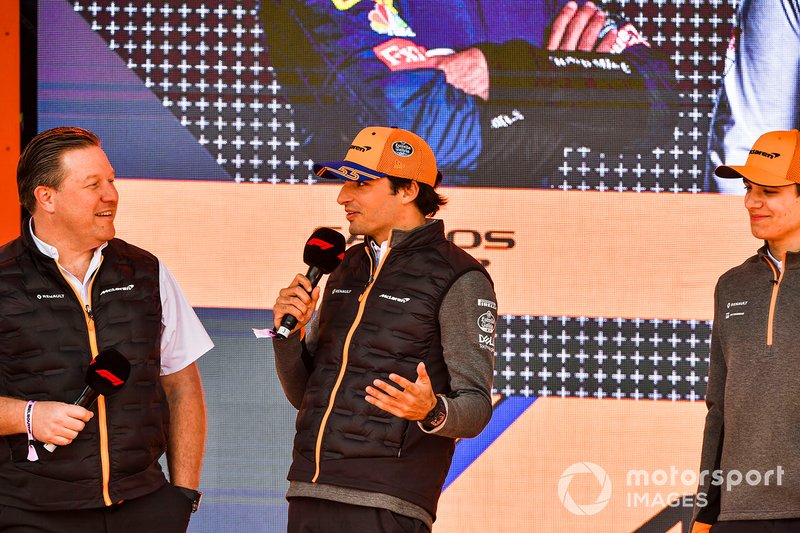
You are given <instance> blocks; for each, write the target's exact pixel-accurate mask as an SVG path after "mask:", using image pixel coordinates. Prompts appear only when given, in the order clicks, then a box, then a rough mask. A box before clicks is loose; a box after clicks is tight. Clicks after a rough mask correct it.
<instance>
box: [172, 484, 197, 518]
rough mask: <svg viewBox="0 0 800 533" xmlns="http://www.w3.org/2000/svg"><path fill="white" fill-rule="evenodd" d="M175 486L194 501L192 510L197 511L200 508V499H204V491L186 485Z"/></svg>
mask: <svg viewBox="0 0 800 533" xmlns="http://www.w3.org/2000/svg"><path fill="white" fill-rule="evenodd" d="M175 488H176V489H178V490H179V491H181V492H182V493H183V495H184V496H186V497H187V498H189V499H190V500H191V501H192V512H193V513H196V512H197V510H198V509H199V508H200V501H201V500H202V499H203V493H202V492H201V491H199V490H192V489H187V488H186V487H179V486H178V485H175Z"/></svg>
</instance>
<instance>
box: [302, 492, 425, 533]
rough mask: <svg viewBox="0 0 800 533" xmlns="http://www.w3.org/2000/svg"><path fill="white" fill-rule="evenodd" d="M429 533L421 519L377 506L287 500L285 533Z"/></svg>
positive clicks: (315, 499)
mask: <svg viewBox="0 0 800 533" xmlns="http://www.w3.org/2000/svg"><path fill="white" fill-rule="evenodd" d="M355 531H357V532H358V533H429V532H430V529H428V526H426V525H425V524H424V523H423V522H421V521H420V520H417V519H415V518H411V517H409V516H403V515H400V514H396V513H393V512H391V511H389V510H386V509H378V508H377V507H363V506H361V505H350V504H348V503H339V502H334V501H331V500H322V499H319V498H290V499H289V526H288V528H287V532H288V533H353V532H355Z"/></svg>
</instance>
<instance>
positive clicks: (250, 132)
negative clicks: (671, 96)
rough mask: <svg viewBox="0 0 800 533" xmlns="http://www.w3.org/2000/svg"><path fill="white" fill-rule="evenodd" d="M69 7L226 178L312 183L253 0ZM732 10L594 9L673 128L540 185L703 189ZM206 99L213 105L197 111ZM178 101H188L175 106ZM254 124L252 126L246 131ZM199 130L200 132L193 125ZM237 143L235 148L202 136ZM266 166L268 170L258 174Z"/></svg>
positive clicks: (648, 2)
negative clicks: (653, 56) (609, 22)
mask: <svg viewBox="0 0 800 533" xmlns="http://www.w3.org/2000/svg"><path fill="white" fill-rule="evenodd" d="M72 4H73V9H74V10H75V11H76V12H78V13H79V14H80V15H81V16H82V17H84V18H85V19H86V20H87V22H89V23H90V27H91V28H92V29H93V30H94V31H95V32H97V33H98V34H99V35H101V36H102V37H103V38H104V39H105V40H106V42H107V43H108V45H109V48H110V49H112V50H113V51H114V52H115V53H117V54H118V55H120V56H121V57H122V59H123V60H124V62H125V63H126V64H127V65H128V68H130V69H131V70H132V71H134V72H135V73H136V74H137V75H138V76H139V77H140V78H141V79H142V80H143V82H144V83H145V84H146V86H147V87H148V88H149V89H150V90H151V91H153V93H154V94H155V95H156V96H157V98H158V100H159V101H161V102H163V105H164V106H165V107H166V108H167V109H168V110H169V111H170V112H172V113H174V114H175V115H176V117H177V118H178V120H179V121H180V123H181V124H183V125H184V126H185V127H186V128H187V129H188V130H189V131H190V132H191V133H192V134H193V135H194V137H195V138H196V139H197V141H198V143H200V144H201V145H203V146H204V147H205V148H206V149H207V150H209V151H210V152H211V153H212V155H213V156H215V159H217V160H218V161H224V163H220V164H222V165H223V166H224V167H225V168H226V169H227V170H228V171H229V173H230V175H231V176H232V177H233V176H236V181H249V182H255V183H258V182H264V183H279V182H287V183H315V182H316V180H315V179H314V176H313V174H312V173H311V172H310V168H309V167H310V165H307V164H306V163H305V161H307V160H308V157H307V155H305V154H303V151H302V150H303V149H302V147H301V146H300V141H301V138H300V137H298V136H297V134H296V132H295V124H294V119H293V115H292V112H291V108H290V107H289V106H288V105H286V104H287V102H289V93H290V92H291V88H287V87H284V86H283V84H282V82H281V80H280V79H279V76H278V77H276V75H275V73H274V72H273V70H272V67H271V66H270V65H269V64H268V57H267V56H265V55H264V52H265V48H264V44H265V41H264V39H263V38H264V31H265V30H264V28H263V27H262V25H261V22H260V19H259V12H258V2H257V1H256V0H237V1H234V0H232V1H229V2H207V1H200V0H195V1H185V2H181V3H175V2H170V1H169V0H148V1H147V2H143V1H134V0H130V1H125V0H122V1H120V0H73V1H72ZM733 4H734V2H722V1H720V0H698V1H696V2H692V3H691V4H689V5H683V6H682V7H681V9H678V10H676V9H675V8H674V6H673V3H671V2H664V1H662V0H639V1H636V2H631V1H626V0H616V1H613V0H612V1H608V2H605V3H604V4H603V8H604V9H605V10H607V11H609V12H615V13H619V14H620V15H622V16H624V17H625V18H627V19H628V20H630V21H632V22H633V23H634V24H635V25H636V26H637V28H638V29H639V30H640V31H641V33H642V34H643V35H644V36H645V37H647V38H648V40H649V41H650V43H651V45H652V46H653V48H654V50H656V51H657V52H658V53H659V54H660V55H661V56H662V57H663V58H665V60H666V61H667V62H668V66H669V67H670V68H671V69H673V72H674V75H675V80H676V82H677V100H678V102H677V103H678V106H676V109H673V110H670V111H668V112H669V113H672V114H671V115H670V120H673V121H674V122H675V123H676V125H675V128H674V131H673V133H672V135H671V137H672V139H667V140H665V141H664V142H663V144H662V143H661V141H659V143H660V144H659V145H657V146H655V147H653V146H652V145H651V146H646V144H647V143H642V145H641V146H638V145H636V146H629V147H627V148H625V149H624V151H623V152H622V153H604V152H602V151H598V150H596V149H594V150H593V149H591V148H590V147H586V146H583V145H581V144H576V145H574V146H564V147H562V149H561V150H559V151H558V154H559V155H561V158H559V159H560V160H557V161H556V163H555V165H554V169H556V170H555V172H556V173H557V174H556V175H554V176H550V180H549V181H550V183H551V187H553V188H559V189H562V190H565V191H567V190H572V189H578V190H596V191H620V192H621V191H634V192H639V193H645V192H652V193H667V194H675V193H681V194H687V193H688V194H693V193H697V192H702V191H703V187H704V178H705V176H704V171H703V165H702V164H699V165H698V162H702V160H703V156H702V154H703V153H704V151H705V146H706V142H707V139H706V136H705V132H707V131H708V126H709V120H710V116H711V111H712V109H713V105H714V101H715V94H716V90H717V89H718V87H719V83H720V81H721V74H722V68H723V67H724V63H725V62H724V61H723V58H724V56H725V48H726V46H727V42H728V37H729V36H730V34H731V30H732V25H733V24H734V22H735V20H734V17H733V14H734V6H733ZM700 36H703V37H704V38H705V42H701V41H702V40H701V38H700ZM210 92H211V93H213V96H214V99H213V101H219V102H220V104H218V105H215V106H197V105H196V103H197V102H198V101H200V99H201V98H202V97H204V96H206V97H207V96H208V95H209V93H210ZM266 95H269V96H270V98H266V97H265V96H266ZM217 98H219V100H217ZM181 101H188V102H190V104H191V105H190V106H185V105H179V104H178V103H179V102H181ZM236 102H238V103H239V104H240V105H235V104H236ZM677 108H685V111H680V112H679V111H678V109H677ZM220 118H222V120H220ZM259 119H260V120H261V121H263V122H260V123H256V122H255V120H259ZM608 120H609V122H610V123H611V124H612V125H613V124H614V123H615V121H617V120H618V119H617V118H616V117H615V116H614V115H613V112H609V118H608ZM237 121H240V122H237ZM201 123H202V124H206V127H205V130H201V129H200V128H199V127H198V124H201ZM235 124H239V125H235ZM253 124H260V125H269V126H270V128H272V131H271V133H274V134H275V136H276V137H277V138H278V139H279V141H280V142H281V144H279V145H266V144H265V145H254V144H251V142H250V141H251V140H252V139H254V138H257V137H259V134H258V129H257V128H256V127H254V126H253ZM620 128H622V126H620ZM209 130H213V131H209ZM236 135H239V136H240V137H241V138H242V139H243V140H244V141H245V143H243V144H242V143H238V144H235V145H234V144H233V143H231V142H228V143H226V144H221V143H217V144H215V143H212V142H209V140H208V139H216V138H217V137H218V136H221V137H223V138H226V139H232V138H233V137H234V136H236ZM651 144H652V143H651ZM663 154H670V158H671V159H672V160H673V161H672V162H670V163H669V164H665V163H662V162H661V161H663V158H662V157H661V156H662V155H663ZM273 162H274V163H273ZM265 164H266V165H267V168H269V169H270V170H271V171H272V172H271V173H270V174H268V175H266V179H265V177H264V176H262V177H261V178H259V171H263V168H264V165H265ZM609 390H610V389H609Z"/></svg>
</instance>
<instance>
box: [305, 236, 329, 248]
mask: <svg viewBox="0 0 800 533" xmlns="http://www.w3.org/2000/svg"><path fill="white" fill-rule="evenodd" d="M306 246H316V247H317V248H321V249H323V250H329V249H331V248H333V245H332V244H331V243H329V242H326V241H323V240H322V239H317V238H316V237H314V238H313V239H309V240H308V242H307V243H306Z"/></svg>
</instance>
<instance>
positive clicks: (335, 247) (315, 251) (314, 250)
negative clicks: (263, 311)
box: [273, 228, 345, 339]
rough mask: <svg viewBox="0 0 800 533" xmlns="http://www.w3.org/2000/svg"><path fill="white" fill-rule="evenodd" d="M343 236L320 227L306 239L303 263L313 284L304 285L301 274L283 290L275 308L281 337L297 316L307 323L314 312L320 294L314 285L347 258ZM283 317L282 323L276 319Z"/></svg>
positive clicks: (289, 331) (290, 330)
mask: <svg viewBox="0 0 800 533" xmlns="http://www.w3.org/2000/svg"><path fill="white" fill-rule="evenodd" d="M344 249H345V238H344V235H342V234H341V233H339V232H338V231H336V230H333V229H331V228H318V229H317V230H316V231H314V233H312V234H311V237H309V238H308V240H307V241H306V245H305V248H303V262H304V263H305V264H307V265H308V266H309V268H308V272H307V273H306V276H305V277H306V278H307V279H308V282H309V283H310V287H305V286H304V285H306V283H305V282H304V281H303V279H302V278H303V277H302V276H300V275H298V276H297V277H296V278H295V280H294V282H293V283H292V285H291V286H290V287H288V288H286V289H283V290H281V293H280V295H279V296H278V299H277V300H276V302H275V306H274V307H273V310H274V312H275V314H276V321H275V322H276V323H275V326H276V330H275V333H276V335H277V336H278V337H280V338H283V339H285V338H287V337H288V336H289V334H290V333H291V332H292V330H293V329H294V328H295V327H296V326H297V324H298V318H303V319H304V322H303V323H305V322H307V321H308V319H309V318H310V316H311V313H313V312H314V306H315V305H316V299H317V298H318V291H317V294H316V295H315V294H314V288H315V287H316V286H317V284H318V283H319V280H320V279H322V275H323V274H330V273H331V272H333V271H334V270H335V269H336V267H338V266H339V263H341V262H342V258H343V257H344ZM278 317H282V318H281V320H280V323H278V321H277V318H278Z"/></svg>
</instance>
